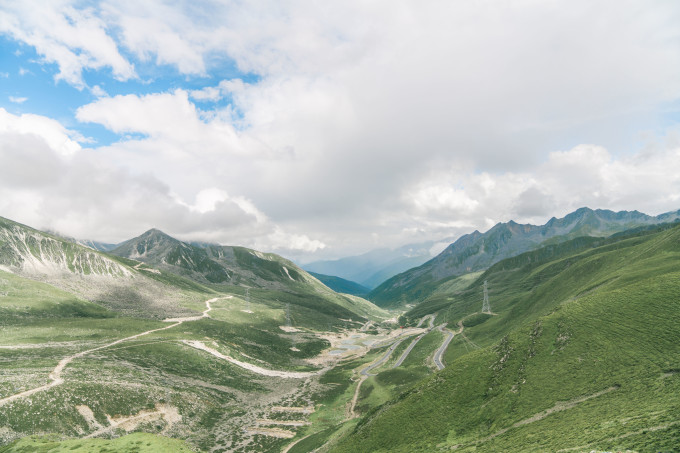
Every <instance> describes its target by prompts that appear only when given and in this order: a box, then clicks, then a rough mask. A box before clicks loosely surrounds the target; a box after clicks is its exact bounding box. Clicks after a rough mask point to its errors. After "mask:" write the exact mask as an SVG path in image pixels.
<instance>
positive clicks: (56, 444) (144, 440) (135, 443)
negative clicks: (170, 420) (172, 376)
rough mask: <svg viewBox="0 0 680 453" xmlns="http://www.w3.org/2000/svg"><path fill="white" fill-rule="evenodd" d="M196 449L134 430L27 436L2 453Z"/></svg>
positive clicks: (141, 452) (142, 452)
mask: <svg viewBox="0 0 680 453" xmlns="http://www.w3.org/2000/svg"><path fill="white" fill-rule="evenodd" d="M192 451H194V450H193V449H192V448H190V447H189V445H187V444H185V443H184V442H182V441H181V440H177V439H169V438H167V437H163V436H157V435H154V434H147V433H134V434H130V435H128V436H123V437H119V438H118V439H88V440H82V439H73V440H67V441H61V440H60V439H58V438H57V437H56V436H52V437H49V436H46V437H38V436H36V437H26V438H24V439H21V440H20V441H18V442H16V443H15V444H13V445H9V446H5V447H0V453H29V452H30V453H91V452H102V453H104V452H118V453H157V452H164V453H190V452H192Z"/></svg>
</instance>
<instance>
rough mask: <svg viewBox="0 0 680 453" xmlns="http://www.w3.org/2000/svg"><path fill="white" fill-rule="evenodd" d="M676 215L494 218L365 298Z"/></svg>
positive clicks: (415, 289) (395, 302)
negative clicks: (528, 220)
mask: <svg viewBox="0 0 680 453" xmlns="http://www.w3.org/2000/svg"><path fill="white" fill-rule="evenodd" d="M677 219H680V211H676V212H669V213H666V214H662V215H660V216H657V217H650V216H648V215H645V214H642V213H640V212H637V211H621V212H612V211H608V210H601V209H597V210H592V209H588V208H581V209H578V210H576V211H575V212H573V213H571V214H568V215H567V216H565V217H564V218H562V219H556V218H552V219H550V221H548V222H547V223H546V224H545V225H541V226H537V225H529V224H526V225H520V224H517V223H515V222H513V221H510V222H507V223H498V224H497V225H495V226H494V227H493V228H491V229H490V230H488V231H487V232H485V233H483V234H482V233H479V232H477V231H475V232H473V233H471V234H467V235H464V236H462V237H461V238H459V239H458V240H457V241H456V242H454V243H453V244H451V245H450V246H449V247H447V248H446V249H445V250H444V251H443V252H442V253H441V254H439V255H438V256H436V257H435V258H433V259H432V260H430V261H428V262H426V263H425V264H423V265H421V266H419V267H417V268H414V269H410V270H408V271H406V272H403V273H401V274H399V275H396V276H394V277H392V278H390V279H389V280H387V281H385V282H383V283H382V284H381V285H380V286H378V287H377V288H375V289H374V290H373V291H371V293H369V295H368V298H369V299H370V300H372V301H374V302H375V303H376V304H378V305H380V306H383V307H398V306H403V305H404V304H407V303H417V302H420V301H422V300H423V299H425V298H426V297H428V296H429V295H431V294H432V293H433V291H434V290H435V289H436V288H437V287H438V286H439V284H440V283H442V282H445V281H446V280H447V279H451V278H454V277H456V276H460V275H463V274H465V273H469V272H475V271H478V270H482V269H487V268H488V267H489V266H491V265H493V264H494V263H496V262H498V261H501V260H503V259H506V258H509V257H513V256H516V255H519V254H521V253H524V252H526V251H529V250H535V249H537V248H539V247H542V246H544V245H551V244H558V243H561V242H565V241H568V240H571V239H574V238H576V237H583V236H593V237H606V236H609V235H611V234H614V233H617V232H621V231H624V230H628V229H631V228H636V227H644V226H649V225H655V224H661V223H664V222H673V221H677Z"/></svg>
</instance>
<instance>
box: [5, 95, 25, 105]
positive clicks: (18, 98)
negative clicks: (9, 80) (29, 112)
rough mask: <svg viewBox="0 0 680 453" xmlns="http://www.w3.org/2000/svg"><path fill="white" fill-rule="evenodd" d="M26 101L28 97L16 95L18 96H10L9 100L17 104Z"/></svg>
mask: <svg viewBox="0 0 680 453" xmlns="http://www.w3.org/2000/svg"><path fill="white" fill-rule="evenodd" d="M26 101H28V98H26V97H16V96H10V97H9V102H14V103H15V104H23V103H24V102H26Z"/></svg>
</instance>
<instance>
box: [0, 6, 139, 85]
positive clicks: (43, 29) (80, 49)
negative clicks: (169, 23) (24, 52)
mask: <svg viewBox="0 0 680 453" xmlns="http://www.w3.org/2000/svg"><path fill="white" fill-rule="evenodd" d="M72 3H74V2H68V1H63V0H60V1H55V2H42V1H39V0H25V1H21V2H6V3H4V4H3V5H2V6H1V7H0V31H2V32H4V33H7V34H8V35H10V36H12V37H13V38H14V39H16V40H18V41H22V42H25V43H26V44H28V45H30V46H33V47H35V49H36V51H37V52H38V54H39V55H40V56H41V57H42V58H43V59H44V61H45V62H47V63H56V64H57V65H58V66H59V73H58V74H57V75H56V76H55V77H56V79H57V80H64V81H66V82H67V83H69V84H72V85H74V86H76V87H78V88H83V87H84V86H85V83H84V81H83V77H82V72H83V70H84V69H102V68H104V67H109V68H110V69H111V71H112V73H113V76H114V77H115V78H116V79H118V80H127V79H130V78H132V77H135V71H134V66H133V65H132V64H131V63H130V62H128V61H127V60H126V59H125V58H124V57H123V56H122V55H121V54H120V52H119V51H118V46H117V44H116V42H115V41H114V40H113V38H112V37H111V36H110V35H109V34H108V26H107V24H106V23H105V22H104V20H102V18H101V17H98V16H97V13H96V11H95V10H94V9H93V8H91V7H86V8H82V9H78V8H76V7H75V6H74V4H72ZM22 71H24V69H23V68H22ZM22 75H23V74H22Z"/></svg>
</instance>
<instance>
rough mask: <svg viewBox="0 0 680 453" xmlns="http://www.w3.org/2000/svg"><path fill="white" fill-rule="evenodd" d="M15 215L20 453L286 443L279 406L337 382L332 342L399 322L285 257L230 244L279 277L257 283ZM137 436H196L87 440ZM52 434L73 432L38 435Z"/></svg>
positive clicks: (13, 317)
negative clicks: (131, 254)
mask: <svg viewBox="0 0 680 453" xmlns="http://www.w3.org/2000/svg"><path fill="white" fill-rule="evenodd" d="M2 220H3V221H2V223H1V224H0V233H1V234H0V251H2V257H1V258H2V263H4V267H3V269H5V270H2V269H0V445H7V446H6V447H4V448H5V449H6V451H33V450H35V449H37V450H38V451H65V450H73V451H90V450H91V449H102V451H103V450H106V449H108V450H110V451H115V450H114V449H122V451H128V450H129V451H154V450H153V449H154V448H158V449H160V448H163V449H166V447H167V448H168V449H169V448H176V449H177V451H184V450H182V449H184V448H185V447H186V446H190V447H191V448H194V449H201V450H214V451H241V452H246V451H279V450H280V449H281V447H282V446H283V445H284V444H285V443H286V442H287V437H286V436H290V435H294V432H295V430H296V429H297V427H296V426H292V427H291V426H288V425H285V424H284V425H282V426H283V427H284V428H285V429H284V428H281V427H280V426H279V425H277V424H276V423H277V422H280V421H284V422H285V421H287V420H289V419H290V418H291V416H289V415H288V414H285V413H284V415H283V420H281V417H282V416H281V415H280V414H278V413H277V412H276V411H273V410H272V409H271V408H272V407H277V406H303V405H304V406H305V407H306V406H309V405H312V406H313V405H314V404H315V402H316V401H317V400H319V399H323V398H326V395H327V393H328V392H332V390H333V388H332V386H331V385H326V384H325V383H322V382H320V378H321V376H320V374H319V371H320V369H321V368H322V367H323V366H325V364H326V362H323V360H326V361H327V360H328V359H321V360H322V362H318V361H313V360H312V359H316V358H317V357H318V356H319V355H320V353H321V352H322V351H324V350H326V349H328V348H329V346H330V343H329V341H328V340H327V339H326V338H324V335H328V334H329V333H331V334H332V333H337V332H339V331H344V330H345V329H348V328H349V329H352V328H358V327H359V326H361V325H362V324H363V323H364V322H365V321H366V320H367V319H372V320H374V321H380V320H382V319H385V318H387V317H388V316H391V315H388V313H387V312H385V311H384V310H382V309H380V308H378V307H376V306H375V305H373V304H371V303H370V302H368V301H366V300H364V299H361V298H359V297H355V296H350V295H342V294H338V293H335V292H334V291H332V290H331V289H329V288H328V287H326V286H325V285H323V284H322V283H320V282H319V281H318V280H316V279H315V278H313V277H311V276H309V274H307V273H306V272H304V271H301V270H299V269H298V268H297V267H295V266H294V265H293V264H292V263H289V262H288V261H286V260H283V258H280V257H277V256H276V255H271V254H263V253H259V252H256V251H253V250H249V249H245V248H239V247H233V248H230V250H231V252H232V254H233V256H232V257H233V260H234V261H233V265H234V266H235V265H238V266H239V269H240V274H239V275H241V276H246V277H247V278H248V280H247V281H248V282H251V283H252V282H253V281H259V282H265V284H262V285H260V286H258V287H250V288H247V287H244V286H235V285H231V284H223V283H211V282H205V281H200V280H199V279H193V278H192V277H194V274H192V273H183V275H179V274H176V273H173V272H171V270H172V269H174V268H175V267H176V266H175V267H164V268H163V269H157V268H155V267H154V266H152V265H151V264H147V263H142V262H140V261H137V260H132V259H129V258H125V257H119V256H114V255H107V254H103V253H100V252H97V251H94V250H92V249H88V248H85V247H82V246H80V245H78V244H74V243H72V242H68V241H64V240H63V239H61V238H58V237H56V236H51V235H48V234H45V233H42V232H40V231H37V230H34V229H31V228H29V227H26V226H23V225H20V224H17V223H15V222H11V221H8V220H4V219H2ZM180 246H181V247H183V246H182V245H180ZM215 253H216V252H215ZM73 262H76V263H77V266H76V267H74V266H73V265H71V264H72V263H73ZM69 263H71V264H69ZM6 270H11V272H7V271H6ZM36 270H37V271H39V272H35V271H36ZM109 270H112V271H110V272H109ZM267 279H270V280H267ZM208 300H210V301H211V302H210V303H207V302H206V301H208ZM164 318H173V319H170V320H166V321H161V320H162V319H164ZM332 359H333V357H332V356H331V360H332ZM277 417H278V418H277ZM286 417H287V418H286ZM268 418H271V419H272V420H269V421H266V423H267V424H265V426H264V427H262V426H260V424H261V423H264V422H262V421H261V420H262V419H268ZM303 421H304V420H303ZM305 422H306V421H305ZM302 426H304V424H303V425H302ZM135 430H137V431H144V432H148V433H153V434H161V435H162V436H170V437H175V438H180V439H184V440H185V441H186V444H184V443H181V442H175V443H173V442H172V441H170V440H167V439H165V438H164V437H160V436H150V437H146V438H138V437H135V436H132V437H130V436H125V437H121V440H120V441H114V442H100V441H94V440H88V439H86V437H87V436H97V437H110V436H113V437H119V436H123V435H125V434H126V433H128V432H130V431H135ZM262 432H264V433H265V434H262ZM282 432H283V437H281V436H280V435H281V433H282ZM44 433H56V434H57V435H58V436H59V437H58V438H57V437H54V436H52V437H40V438H29V437H28V436H32V435H36V434H44ZM277 436H279V437H277ZM84 437H85V438H84ZM64 438H80V439H78V441H75V440H66V441H63V442H62V441H60V440H58V439H64ZM123 439H125V440H123ZM14 440H17V442H16V443H12V441H14ZM140 442H142V443H140ZM166 444H167V446H165V445H166ZM88 449H90V450H88ZM156 451H157V450H156Z"/></svg>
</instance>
